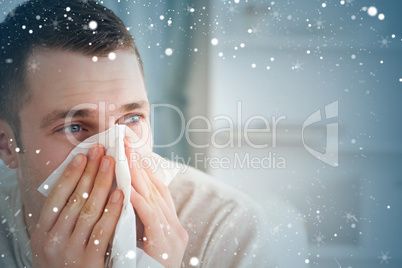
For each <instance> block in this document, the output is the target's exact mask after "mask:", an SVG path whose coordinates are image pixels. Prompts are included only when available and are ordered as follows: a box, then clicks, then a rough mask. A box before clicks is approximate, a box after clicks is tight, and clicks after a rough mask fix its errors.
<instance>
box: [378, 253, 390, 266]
mask: <svg viewBox="0 0 402 268" xmlns="http://www.w3.org/2000/svg"><path fill="white" fill-rule="evenodd" d="M388 254H389V252H388V251H387V253H384V252H382V251H381V255H380V256H378V258H379V259H380V260H381V264H382V263H383V262H385V263H386V264H388V261H389V260H390V259H392V258H391V256H389V255H388Z"/></svg>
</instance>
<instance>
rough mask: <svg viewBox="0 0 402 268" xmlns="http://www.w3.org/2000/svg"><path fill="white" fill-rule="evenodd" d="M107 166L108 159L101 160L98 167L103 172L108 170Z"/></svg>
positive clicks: (108, 163)
mask: <svg viewBox="0 0 402 268" xmlns="http://www.w3.org/2000/svg"><path fill="white" fill-rule="evenodd" d="M109 165H110V161H109V159H107V158H103V159H102V163H101V166H100V169H101V171H102V172H105V171H106V170H107V169H108V168H109Z"/></svg>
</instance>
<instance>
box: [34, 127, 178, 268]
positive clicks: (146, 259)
mask: <svg viewBox="0 0 402 268" xmlns="http://www.w3.org/2000/svg"><path fill="white" fill-rule="evenodd" d="M125 136H130V137H131V138H132V141H134V144H133V148H134V151H135V152H136V154H139V156H140V157H142V158H143V157H148V159H150V160H151V161H152V162H153V163H154V164H155V163H156V165H157V167H156V168H153V169H152V170H153V172H155V173H156V174H157V176H158V178H160V179H161V180H162V181H163V183H164V184H165V185H168V184H169V183H170V182H171V180H172V179H173V178H174V177H175V176H176V174H177V173H178V167H177V166H172V165H169V164H167V163H166V161H167V160H166V159H164V158H162V157H161V156H159V155H157V154H155V153H153V152H152V151H151V150H150V149H149V148H148V149H147V146H143V145H144V144H145V142H144V141H142V140H141V139H139V138H138V136H137V135H136V134H135V132H134V131H133V130H131V129H130V128H129V127H127V126H126V125H119V124H116V125H114V126H113V127H111V128H109V129H108V130H106V131H105V132H102V133H99V134H97V135H94V136H91V137H89V138H88V139H86V140H85V141H83V142H82V143H80V144H78V146H77V147H76V148H74V149H73V150H72V151H71V152H70V154H69V155H68V156H67V158H66V160H65V161H64V162H63V163H62V164H61V165H60V166H59V167H58V168H57V169H56V170H55V171H54V172H53V173H52V174H51V175H50V176H49V177H48V178H47V179H46V180H45V181H44V182H43V183H42V185H41V186H40V187H39V188H38V191H39V192H41V193H42V194H43V195H45V196H48V194H49V193H50V191H51V190H52V189H53V187H54V186H55V184H56V183H57V181H58V179H59V178H60V176H61V174H63V172H64V170H65V168H66V167H67V165H68V164H69V163H70V162H71V160H72V159H73V158H74V156H76V155H77V154H79V153H82V154H85V155H87V154H88V151H89V149H90V148H91V146H92V145H93V144H96V143H98V144H101V145H102V146H104V148H105V151H106V155H110V156H112V157H113V158H114V159H115V162H116V165H115V183H114V184H113V186H112V190H114V189H115V188H117V189H120V190H121V191H122V192H123V193H124V201H123V208H122V212H121V215H120V218H119V221H118V223H117V226H116V229H115V232H114V235H113V237H112V238H111V239H110V241H109V246H110V247H111V252H110V255H109V258H107V261H106V263H105V267H113V268H126V267H131V268H135V267H157V268H159V267H163V266H162V265H161V264H160V263H158V262H157V261H156V260H154V259H153V258H151V257H150V256H149V255H148V254H146V253H145V252H144V251H143V250H142V249H140V248H138V247H137V235H136V229H137V228H136V217H135V212H134V209H133V206H132V205H131V203H130V190H131V178H130V171H129V165H128V161H127V159H126V155H125V149H124V140H123V139H124V137H125ZM164 161H165V165H163V164H162V163H163V162H164ZM147 163H149V162H147ZM162 167H163V168H162Z"/></svg>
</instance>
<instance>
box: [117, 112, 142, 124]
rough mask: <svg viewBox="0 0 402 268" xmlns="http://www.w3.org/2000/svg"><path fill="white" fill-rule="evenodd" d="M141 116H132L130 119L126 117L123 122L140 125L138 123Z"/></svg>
mask: <svg viewBox="0 0 402 268" xmlns="http://www.w3.org/2000/svg"><path fill="white" fill-rule="evenodd" d="M140 117H141V116H140V115H138V114H136V115H131V116H128V117H126V118H124V120H123V122H122V123H123V124H133V123H134V124H135V123H138V121H140Z"/></svg>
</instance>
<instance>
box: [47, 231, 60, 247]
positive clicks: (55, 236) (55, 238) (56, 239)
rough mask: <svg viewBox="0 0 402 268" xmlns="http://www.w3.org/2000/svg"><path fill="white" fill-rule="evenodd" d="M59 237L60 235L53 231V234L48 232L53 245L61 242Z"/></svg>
mask: <svg viewBox="0 0 402 268" xmlns="http://www.w3.org/2000/svg"><path fill="white" fill-rule="evenodd" d="M61 238H62V236H59V235H58V234H57V233H55V234H50V240H49V241H50V242H51V243H52V244H53V245H56V244H61Z"/></svg>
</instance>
